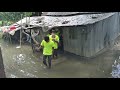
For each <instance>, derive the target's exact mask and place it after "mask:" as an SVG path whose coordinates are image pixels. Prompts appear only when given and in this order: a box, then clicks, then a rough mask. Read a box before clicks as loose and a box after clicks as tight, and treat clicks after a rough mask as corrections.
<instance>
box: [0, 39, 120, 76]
mask: <svg viewBox="0 0 120 90" xmlns="http://www.w3.org/2000/svg"><path fill="white" fill-rule="evenodd" d="M0 45H1V48H2V55H3V60H4V61H3V62H4V67H5V72H6V77H7V78H112V77H113V76H112V74H111V73H112V70H113V67H112V66H113V64H114V62H115V60H116V59H117V58H118V57H119V56H120V45H119V43H117V44H116V45H115V46H114V47H113V48H111V49H109V50H107V51H106V52H104V53H102V54H100V55H98V56H96V57H94V58H91V59H89V58H83V57H80V56H76V55H73V54H67V53H65V54H63V55H60V56H59V58H58V59H57V60H53V61H52V68H51V69H48V68H46V67H45V66H44V65H43V63H42V53H35V54H33V52H32V49H31V47H30V45H22V46H21V48H17V46H19V45H18V44H10V43H8V42H5V41H3V40H2V39H1V40H0Z"/></svg>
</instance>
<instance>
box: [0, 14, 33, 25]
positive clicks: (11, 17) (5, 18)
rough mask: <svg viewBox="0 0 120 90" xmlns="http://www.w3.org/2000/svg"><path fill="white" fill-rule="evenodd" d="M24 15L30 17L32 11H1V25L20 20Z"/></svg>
mask: <svg viewBox="0 0 120 90" xmlns="http://www.w3.org/2000/svg"><path fill="white" fill-rule="evenodd" d="M21 15H22V17H23V18H24V17H29V16H31V15H32V12H0V26H3V25H11V24H13V23H15V22H17V21H19V20H20V19H21Z"/></svg>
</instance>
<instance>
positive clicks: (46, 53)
mask: <svg viewBox="0 0 120 90" xmlns="http://www.w3.org/2000/svg"><path fill="white" fill-rule="evenodd" d="M42 47H43V64H44V65H46V66H48V65H47V62H46V59H48V64H49V66H48V67H49V68H51V60H52V54H53V49H54V42H53V41H51V40H50V39H49V37H48V36H46V37H44V40H43V41H42V42H41V45H40V48H39V49H41V48H42Z"/></svg>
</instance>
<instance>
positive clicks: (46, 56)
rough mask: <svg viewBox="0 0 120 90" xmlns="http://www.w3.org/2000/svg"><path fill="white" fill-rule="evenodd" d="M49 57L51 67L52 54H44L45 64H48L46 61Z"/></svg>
mask: <svg viewBox="0 0 120 90" xmlns="http://www.w3.org/2000/svg"><path fill="white" fill-rule="evenodd" d="M47 59H48V64H49V68H51V60H52V55H44V56H43V64H44V65H46V66H47V62H46V60H47Z"/></svg>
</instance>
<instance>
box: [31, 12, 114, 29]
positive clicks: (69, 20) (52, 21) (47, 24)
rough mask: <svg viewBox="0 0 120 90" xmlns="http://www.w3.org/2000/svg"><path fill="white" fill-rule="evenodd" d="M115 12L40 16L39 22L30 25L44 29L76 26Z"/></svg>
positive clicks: (95, 20) (101, 18)
mask: <svg viewBox="0 0 120 90" xmlns="http://www.w3.org/2000/svg"><path fill="white" fill-rule="evenodd" d="M114 14H115V13H104V14H86V15H75V16H69V17H51V16H41V17H40V18H42V21H41V23H38V24H35V23H31V24H32V25H36V26H40V27H43V28H45V29H44V31H47V30H49V29H50V28H53V27H59V26H77V25H86V24H92V23H95V22H98V21H100V20H103V19H105V18H108V17H110V16H112V15H114Z"/></svg>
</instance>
